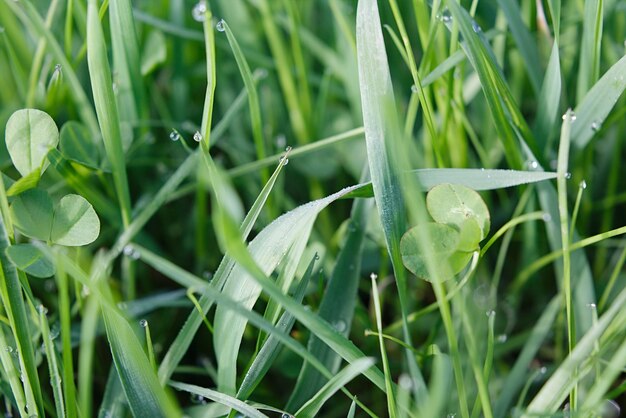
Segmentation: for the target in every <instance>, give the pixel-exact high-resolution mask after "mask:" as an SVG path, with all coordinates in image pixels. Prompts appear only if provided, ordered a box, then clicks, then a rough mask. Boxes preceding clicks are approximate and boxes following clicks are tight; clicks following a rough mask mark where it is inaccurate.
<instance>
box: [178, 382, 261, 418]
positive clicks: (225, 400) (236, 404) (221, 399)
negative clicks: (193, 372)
mask: <svg viewBox="0 0 626 418" xmlns="http://www.w3.org/2000/svg"><path fill="white" fill-rule="evenodd" d="M170 385H171V386H172V387H173V388H175V389H178V390H184V391H186V392H189V393H193V394H196V395H200V396H203V397H205V398H207V399H210V400H212V401H214V402H218V403H221V404H222V405H226V406H228V407H230V408H233V409H235V410H236V411H238V412H241V413H242V414H244V416H246V417H250V418H269V417H268V416H267V415H265V414H263V413H261V412H259V411H258V410H257V409H255V408H253V407H251V406H250V405H248V404H246V403H245V402H242V401H240V400H239V399H237V398H233V397H232V396H229V395H226V394H224V393H220V392H217V391H214V390H211V389H207V388H203V387H200V386H196V385H189V384H187V383H182V382H170Z"/></svg>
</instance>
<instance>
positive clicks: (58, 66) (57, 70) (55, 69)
mask: <svg viewBox="0 0 626 418" xmlns="http://www.w3.org/2000/svg"><path fill="white" fill-rule="evenodd" d="M61 68H62V67H61V64H57V65H55V66H54V71H56V72H59V71H61Z"/></svg>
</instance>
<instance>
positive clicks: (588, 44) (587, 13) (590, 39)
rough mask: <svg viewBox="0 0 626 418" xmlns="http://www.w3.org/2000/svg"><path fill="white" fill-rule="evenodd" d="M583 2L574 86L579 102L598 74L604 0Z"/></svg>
mask: <svg viewBox="0 0 626 418" xmlns="http://www.w3.org/2000/svg"><path fill="white" fill-rule="evenodd" d="M584 4H585V6H584V12H583V34H582V37H581V40H580V61H579V64H578V83H577V88H576V97H577V98H578V101H579V102H580V100H581V99H582V98H583V96H584V95H585V94H586V93H587V91H588V90H589V88H590V87H591V86H592V85H593V84H595V82H596V80H597V79H598V77H599V75H600V52H601V51H600V47H601V44H602V21H603V19H604V16H603V14H604V0H587V1H585V3H584Z"/></svg>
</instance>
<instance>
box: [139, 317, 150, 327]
mask: <svg viewBox="0 0 626 418" xmlns="http://www.w3.org/2000/svg"><path fill="white" fill-rule="evenodd" d="M139 325H140V326H141V328H147V327H148V320H147V319H142V320H141V321H139Z"/></svg>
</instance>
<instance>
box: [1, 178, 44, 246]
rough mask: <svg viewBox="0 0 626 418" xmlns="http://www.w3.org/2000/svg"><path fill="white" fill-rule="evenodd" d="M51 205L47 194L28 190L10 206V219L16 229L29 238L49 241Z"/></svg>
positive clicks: (37, 190) (38, 190)
mask: <svg viewBox="0 0 626 418" xmlns="http://www.w3.org/2000/svg"><path fill="white" fill-rule="evenodd" d="M53 213H54V209H53V203H52V199H50V196H49V195H48V193H46V192H45V191H43V190H40V189H32V190H28V191H26V192H24V193H22V194H21V195H19V196H17V197H16V198H15V200H13V203H12V204H11V217H12V218H13V224H14V225H15V227H17V229H18V230H19V231H20V232H21V233H22V234H24V235H26V236H27V237H29V238H35V239H39V240H41V241H46V242H47V241H49V240H50V230H51V228H52V218H53Z"/></svg>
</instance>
